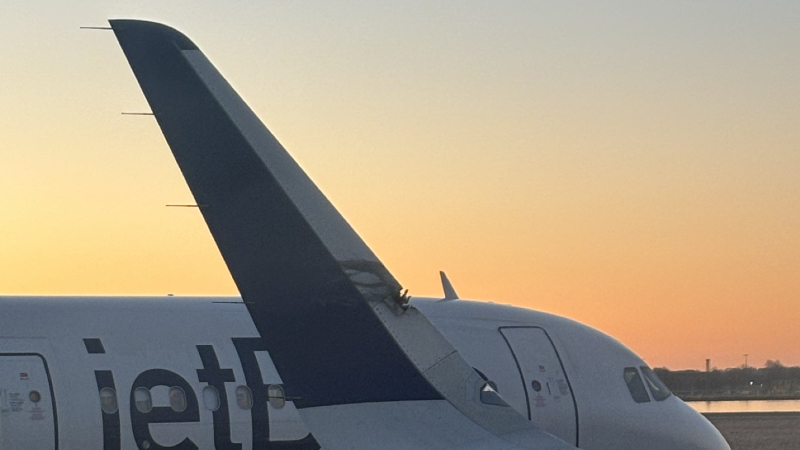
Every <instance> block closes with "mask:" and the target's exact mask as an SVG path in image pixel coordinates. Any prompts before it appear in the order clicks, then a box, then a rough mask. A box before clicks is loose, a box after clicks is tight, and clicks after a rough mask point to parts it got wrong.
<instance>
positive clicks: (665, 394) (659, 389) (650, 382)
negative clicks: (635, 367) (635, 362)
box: [640, 366, 672, 402]
mask: <svg viewBox="0 0 800 450" xmlns="http://www.w3.org/2000/svg"><path fill="white" fill-rule="evenodd" d="M640 369H642V375H644V379H645V381H647V387H648V388H650V393H651V394H653V398H654V399H655V400H656V401H657V402H660V401H663V400H666V399H668V398H669V396H670V395H672V392H670V390H669V388H668V387H667V385H666V384H664V382H663V381H661V378H658V375H656V373H655V372H653V369H651V368H649V367H647V366H642V367H640Z"/></svg>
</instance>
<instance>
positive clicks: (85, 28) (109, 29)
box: [80, 27, 111, 31]
mask: <svg viewBox="0 0 800 450" xmlns="http://www.w3.org/2000/svg"><path fill="white" fill-rule="evenodd" d="M80 29H81V30H107V31H111V27H80Z"/></svg>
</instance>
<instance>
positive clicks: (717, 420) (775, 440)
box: [704, 412, 800, 450]
mask: <svg viewBox="0 0 800 450" xmlns="http://www.w3.org/2000/svg"><path fill="white" fill-rule="evenodd" d="M704 415H705V416H706V418H707V419H708V420H709V421H711V423H713V424H714V426H716V427H717V429H718V430H719V431H720V433H722V435H723V436H724V437H725V440H727V441H728V444H730V446H731V450H789V449H800V413H797V412H762V413H708V414H704Z"/></svg>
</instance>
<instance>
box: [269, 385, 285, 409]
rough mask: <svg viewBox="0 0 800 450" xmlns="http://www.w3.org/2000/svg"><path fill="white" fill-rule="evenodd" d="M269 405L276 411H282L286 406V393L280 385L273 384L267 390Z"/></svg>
mask: <svg viewBox="0 0 800 450" xmlns="http://www.w3.org/2000/svg"><path fill="white" fill-rule="evenodd" d="M267 396H268V397H269V404H270V405H272V407H273V408H275V409H281V408H283V407H284V406H285V405H286V392H284V390H283V386H281V385H280V384H271V385H269V387H268V388H267Z"/></svg>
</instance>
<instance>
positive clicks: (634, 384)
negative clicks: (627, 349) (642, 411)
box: [623, 367, 650, 403]
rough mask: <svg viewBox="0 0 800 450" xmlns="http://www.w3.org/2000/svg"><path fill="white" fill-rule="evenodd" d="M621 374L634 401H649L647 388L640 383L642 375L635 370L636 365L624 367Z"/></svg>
mask: <svg viewBox="0 0 800 450" xmlns="http://www.w3.org/2000/svg"><path fill="white" fill-rule="evenodd" d="M623 375H624V377H625V384H627V385H628V391H630V393H631V397H633V401H635V402H636V403H647V402H649V401H650V396H649V395H647V390H646V389H645V388H644V383H642V377H640V376H639V371H638V370H636V367H626V368H625V371H624V372H623Z"/></svg>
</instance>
